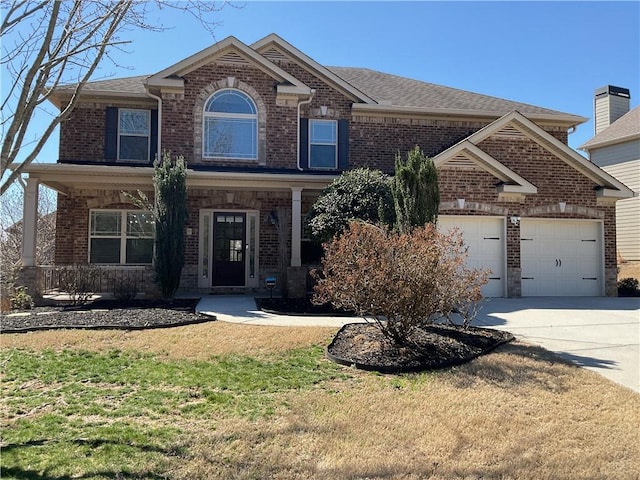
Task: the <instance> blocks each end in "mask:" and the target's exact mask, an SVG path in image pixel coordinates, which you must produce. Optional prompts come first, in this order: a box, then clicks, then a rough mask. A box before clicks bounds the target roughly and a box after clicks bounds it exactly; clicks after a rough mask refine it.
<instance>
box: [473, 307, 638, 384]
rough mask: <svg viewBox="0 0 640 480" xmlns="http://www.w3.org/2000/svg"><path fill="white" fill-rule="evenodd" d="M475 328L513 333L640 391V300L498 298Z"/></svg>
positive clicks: (484, 310) (475, 323)
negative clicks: (489, 328)
mask: <svg viewBox="0 0 640 480" xmlns="http://www.w3.org/2000/svg"><path fill="white" fill-rule="evenodd" d="M473 324H474V325H477V326H486V327H492V328H497V329H501V330H508V331H510V332H511V333H513V334H514V335H515V336H516V337H518V338H519V339H522V340H523V341H525V342H528V343H532V344H537V345H540V346H542V347H544V348H546V349H547V350H551V351H553V352H556V353H558V354H560V355H561V356H562V357H563V358H566V359H568V360H571V361H573V362H575V363H576V364H578V365H580V366H582V367H585V368H588V369H590V370H593V371H595V372H598V373H599V374H601V375H603V376H605V377H607V378H608V379H610V380H613V381H614V382H616V383H619V384H621V385H624V386H626V387H629V388H631V389H632V390H635V391H636V392H640V347H639V344H640V298H609V297H536V298H533V297H528V298H492V299H487V300H486V301H485V303H484V304H483V306H482V309H481V311H480V314H479V315H478V317H477V318H476V320H475V321H474V322H473Z"/></svg>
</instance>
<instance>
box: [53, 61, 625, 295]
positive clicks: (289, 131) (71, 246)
mask: <svg viewBox="0 0 640 480" xmlns="http://www.w3.org/2000/svg"><path fill="white" fill-rule="evenodd" d="M278 64H279V66H280V67H281V68H283V69H285V70H287V71H288V72H289V73H291V74H292V75H293V76H295V77H296V78H298V79H300V80H301V81H303V82H304V83H306V84H307V85H308V86H310V87H311V88H314V89H315V90H316V94H315V96H314V98H313V101H312V103H311V104H310V105H306V106H304V108H303V109H302V116H303V117H307V118H308V117H311V118H314V117H319V107H320V106H322V105H326V106H327V107H328V109H329V115H328V118H332V119H336V120H338V119H348V120H349V121H350V125H349V164H350V167H359V166H366V167H371V168H378V169H381V170H383V171H385V172H387V173H393V166H394V159H395V155H396V154H397V153H401V154H406V152H407V151H408V150H410V149H411V148H413V147H414V146H415V145H420V147H421V148H422V149H423V150H424V152H425V153H426V154H427V155H428V156H435V155H436V154H438V153H440V152H442V151H443V150H445V149H446V148H448V147H450V146H452V145H455V144H456V143H457V142H459V141H461V140H463V139H464V138H466V137H468V136H469V135H470V134H472V133H474V132H476V131H478V130H479V129H481V128H483V127H485V126H486V125H487V123H488V122H479V121H473V122H472V121H453V120H442V119H410V118H391V117H374V116H364V115H354V116H352V114H351V103H352V102H353V100H352V99H351V98H349V97H348V96H347V95H346V94H345V93H342V92H340V91H339V89H338V88H337V87H333V86H331V85H328V84H326V83H324V82H323V81H321V80H319V79H318V78H316V77H314V76H313V75H312V74H311V73H310V72H309V71H308V70H306V69H303V68H301V67H300V66H298V65H296V64H294V63H289V62H279V63H278ZM228 77H233V78H234V79H235V80H234V88H240V89H241V90H245V91H247V90H250V91H251V93H252V95H253V96H254V99H255V101H256V104H257V105H258V109H259V118H260V119H261V122H264V123H265V125H264V131H261V135H263V136H264V138H263V139H262V141H263V142H264V145H263V146H262V147H261V149H260V155H259V156H260V158H259V159H258V160H257V161H235V160H227V161H222V162H220V161H215V162H214V161H213V160H210V159H203V158H202V155H201V146H200V145H199V142H200V141H201V140H200V137H201V132H200V134H198V128H200V129H201V125H200V126H199V125H196V123H198V122H199V121H200V120H199V119H201V116H199V113H198V112H199V111H200V110H199V109H201V108H202V105H203V101H205V100H206V98H208V95H209V92H213V91H215V90H216V88H218V87H219V86H220V85H226V82H227V80H226V79H227V78H228ZM184 78H185V89H184V94H179V95H178V94H166V93H165V94H163V107H162V132H161V133H162V147H163V149H167V150H170V151H171V152H172V153H173V154H174V155H176V154H182V155H184V156H185V158H186V160H187V163H188V164H189V165H199V164H204V165H208V164H215V165H220V166H251V167H256V166H259V167H265V168H290V169H293V168H295V167H296V163H297V159H296V152H297V145H296V142H297V138H298V133H297V109H296V107H295V106H281V105H278V103H277V101H276V86H277V82H276V81H275V80H274V79H273V78H272V77H270V76H269V75H267V74H266V73H264V72H263V71H262V70H259V69H257V68H255V67H252V66H248V65H231V64H219V65H205V66H202V67H200V68H198V69H197V70H195V71H193V72H191V73H188V74H186V75H185V77H184ZM203 92H206V94H203ZM203 99H204V100H203ZM107 105H108V104H107V103H100V102H87V103H81V104H80V105H79V107H78V108H77V109H76V110H75V111H74V113H73V115H71V116H70V117H69V118H68V119H67V120H66V121H65V122H63V124H62V126H61V140H60V159H61V160H83V161H87V162H101V161H103V160H104V128H105V125H104V122H105V108H106V106H107ZM109 105H112V106H120V107H132V108H156V107H157V106H156V104H155V103H154V102H146V101H140V102H138V103H127V104H125V103H122V104H115V105H114V104H109ZM545 130H546V131H547V132H549V133H550V134H551V135H553V136H554V137H555V138H557V139H559V140H560V141H562V142H563V143H565V144H566V143H567V132H566V130H563V129H561V128H558V127H545ZM199 135H200V136H199ZM479 147H480V148H481V149H482V150H484V151H485V152H487V153H488V154H489V155H491V156H493V157H494V158H496V159H497V160H498V161H500V162H501V163H503V164H504V165H506V166H507V167H509V168H510V169H512V170H513V171H515V172H516V173H518V174H519V175H521V176H522V177H524V178H526V179H527V180H528V181H529V182H531V183H532V184H534V185H535V186H536V187H537V188H538V193H537V194H535V195H527V196H526V197H525V198H524V200H522V201H521V202H520V201H506V200H503V199H500V198H499V196H498V193H497V191H496V184H497V183H498V179H496V178H495V177H493V176H492V175H490V174H489V173H487V172H484V171H481V170H479V169H463V168H449V167H444V168H441V169H440V171H439V175H440V189H441V202H442V203H447V202H455V200H456V199H457V198H464V199H465V201H466V203H467V205H471V206H473V205H485V206H486V205H489V206H493V207H495V208H496V209H498V210H494V212H493V213H491V212H488V211H486V209H483V208H476V209H474V208H466V209H463V210H459V209H456V208H454V209H450V210H446V209H445V210H443V211H442V212H441V213H442V214H455V215H460V214H463V215H488V214H493V215H495V211H501V212H503V213H502V215H506V216H511V215H518V216H521V217H526V216H537V217H540V218H566V219H568V218H598V219H600V218H603V219H604V244H605V276H606V278H607V288H606V289H607V293H608V294H613V290H614V286H615V275H613V273H612V272H613V271H614V270H615V268H616V257H615V251H616V249H615V207H614V206H613V205H598V203H597V201H596V195H595V192H594V187H595V186H596V185H595V184H594V183H593V182H592V181H591V180H589V179H588V178H587V177H585V176H583V175H581V174H580V173H578V172H577V171H576V170H575V169H574V168H572V167H571V166H569V165H566V164H565V163H563V162H562V161H560V160H559V159H558V158H557V157H556V156H555V155H553V154H552V153H550V152H548V151H546V150H545V149H543V148H542V147H540V146H539V145H537V144H536V143H535V142H533V141H531V140H528V139H522V138H493V137H491V138H488V139H486V140H484V141H483V142H481V143H480V144H479ZM119 198H120V196H119V192H118V191H98V192H95V191H93V192H87V191H72V192H71V193H70V195H59V198H58V218H57V235H56V263H58V264H67V263H85V262H86V261H87V242H88V222H89V206H90V205H91V206H93V207H94V208H131V205H129V204H126V203H122V202H121V201H120V200H119ZM311 200H312V198H311V197H310V196H305V197H303V212H305V211H307V210H308V208H309V206H310V202H311ZM558 202H566V203H567V204H568V205H572V206H575V207H584V208H583V210H580V213H578V212H579V211H578V208H571V209H567V211H566V212H565V213H561V212H559V211H557V210H554V209H553V208H551V206H553V205H555V204H557V203H558ZM204 208H206V209H216V210H258V211H259V212H260V215H259V222H260V225H259V228H260V239H259V260H260V271H259V275H260V284H262V283H263V280H264V277H265V276H268V275H273V274H281V275H284V272H282V271H281V262H280V257H281V253H284V255H285V258H287V259H288V258H290V249H291V244H290V242H291V240H290V233H288V234H287V236H288V242H287V245H286V252H280V247H279V241H278V232H277V228H276V227H274V226H273V225H271V224H270V223H269V222H268V217H269V213H270V212H271V211H272V210H276V211H277V210H278V209H284V210H285V211H289V212H290V209H291V193H290V192H260V191H247V192H238V193H237V194H236V195H235V198H234V201H233V202H232V203H227V201H226V200H225V192H223V191H222V190H218V191H216V190H204V189H201V190H190V191H189V194H188V211H189V220H188V222H187V228H189V229H191V232H192V233H191V234H190V235H188V236H187V239H186V265H185V272H184V274H183V281H184V285H183V286H184V287H185V288H195V287H196V286H197V277H198V241H199V235H200V232H199V212H200V210H201V209H204ZM534 210H535V212H539V213H535V214H533V213H531V212H533V211H534ZM286 228H287V232H290V228H291V219H290V218H289V219H287V226H286ZM520 268H521V264H520V229H519V226H517V225H512V224H511V223H510V222H507V272H508V288H509V292H510V294H512V295H518V294H519V293H518V292H519V288H520V286H519V272H520Z"/></svg>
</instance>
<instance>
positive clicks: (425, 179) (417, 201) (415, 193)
mask: <svg viewBox="0 0 640 480" xmlns="http://www.w3.org/2000/svg"><path fill="white" fill-rule="evenodd" d="M395 168H396V171H395V176H394V177H393V180H392V182H391V192H392V194H393V203H394V206H395V213H396V227H397V229H398V230H399V231H400V232H401V233H408V232H410V231H411V230H413V228H415V227H421V226H423V225H426V224H427V223H435V222H436V221H437V219H438V207H439V206H440V190H439V188H438V171H437V170H436V167H435V164H434V163H433V160H431V159H430V158H428V157H426V156H425V155H424V153H423V152H422V150H421V149H420V147H418V146H416V147H415V148H414V149H413V150H411V151H409V153H408V155H407V161H406V162H404V161H403V160H402V157H401V156H400V154H398V155H396V163H395Z"/></svg>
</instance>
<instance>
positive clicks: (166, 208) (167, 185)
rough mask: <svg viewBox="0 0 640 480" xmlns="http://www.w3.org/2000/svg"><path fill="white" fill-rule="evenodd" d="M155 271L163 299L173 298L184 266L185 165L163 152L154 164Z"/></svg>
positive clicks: (185, 216) (180, 159)
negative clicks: (159, 159)
mask: <svg viewBox="0 0 640 480" xmlns="http://www.w3.org/2000/svg"><path fill="white" fill-rule="evenodd" d="M154 167H155V172H154V176H153V186H154V191H155V204H154V218H155V227H156V231H155V253H154V261H153V264H154V268H155V271H156V275H157V278H158V282H159V283H160V289H161V291H162V297H163V298H166V299H169V298H173V296H174V295H175V293H176V291H177V290H178V287H179V286H180V275H181V273H182V268H183V267H184V244H185V240H184V225H185V222H186V220H187V184H186V178H187V166H186V163H185V161H184V157H183V156H182V155H180V156H178V157H176V159H175V161H172V160H171V155H170V154H169V153H166V152H165V153H163V155H162V160H161V161H156V162H155V164H154Z"/></svg>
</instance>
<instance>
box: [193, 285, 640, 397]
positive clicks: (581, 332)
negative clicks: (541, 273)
mask: <svg viewBox="0 0 640 480" xmlns="http://www.w3.org/2000/svg"><path fill="white" fill-rule="evenodd" d="M197 310H198V311H199V312H202V313H205V314H208V315H212V316H215V317H216V318H217V319H218V320H220V321H224V322H232V323H242V324H248V325H272V326H316V327H341V326H342V325H344V324H345V323H352V322H355V321H362V320H360V319H357V318H350V317H324V316H290V315H276V314H271V313H265V312H261V311H260V310H258V309H257V308H256V305H255V302H254V300H253V297H251V296H244V295H219V296H218V295H215V296H214V295H212V296H207V297H203V298H202V300H201V301H200V303H199V304H198V307H197ZM473 324H474V325H476V326H484V327H491V328H496V329H501V330H508V331H510V332H511V333H513V334H514V335H516V336H517V337H518V338H519V339H521V340H523V341H525V342H528V343H531V344H536V345H540V346H542V347H544V348H546V349H548V350H551V351H554V352H556V353H558V354H560V355H561V356H562V357H564V358H566V359H569V360H571V361H573V362H575V363H576V364H578V365H580V366H582V367H585V368H588V369H590V370H593V371H595V372H598V373H599V374H601V375H603V376H605V377H607V378H608V379H610V380H613V381H614V382H617V383H619V384H621V385H624V386H626V387H628V388H631V389H632V390H635V391H636V392H640V346H639V345H640V299H638V298H607V297H536V298H532V297H531V298H492V299H488V300H486V301H485V302H484V304H483V305H482V309H481V311H480V313H479V315H478V317H477V318H476V320H475V321H474V323H473Z"/></svg>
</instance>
